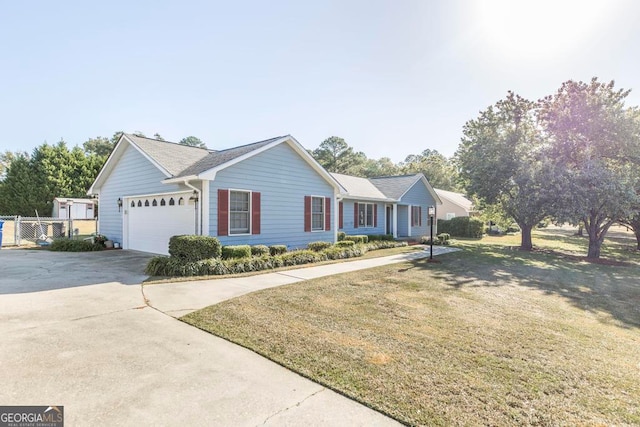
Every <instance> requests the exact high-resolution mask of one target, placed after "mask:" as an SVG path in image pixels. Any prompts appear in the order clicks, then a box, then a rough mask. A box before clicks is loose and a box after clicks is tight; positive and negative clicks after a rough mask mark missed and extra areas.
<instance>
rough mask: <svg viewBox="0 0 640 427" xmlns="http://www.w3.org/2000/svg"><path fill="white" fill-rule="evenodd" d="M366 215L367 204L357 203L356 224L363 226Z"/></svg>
mask: <svg viewBox="0 0 640 427" xmlns="http://www.w3.org/2000/svg"><path fill="white" fill-rule="evenodd" d="M366 216H367V205H366V204H365V203H360V204H359V205H358V226H359V227H365V226H366V222H365V221H366Z"/></svg>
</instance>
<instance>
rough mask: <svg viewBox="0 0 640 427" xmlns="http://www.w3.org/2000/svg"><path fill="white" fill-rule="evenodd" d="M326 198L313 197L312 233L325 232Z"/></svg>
mask: <svg viewBox="0 0 640 427" xmlns="http://www.w3.org/2000/svg"><path fill="white" fill-rule="evenodd" d="M324 214H325V212H324V197H311V231H324Z"/></svg>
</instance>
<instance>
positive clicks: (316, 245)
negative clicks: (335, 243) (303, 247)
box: [307, 241, 331, 252]
mask: <svg viewBox="0 0 640 427" xmlns="http://www.w3.org/2000/svg"><path fill="white" fill-rule="evenodd" d="M330 247H331V243H330V242H322V241H320V242H311V243H309V244H308V245H307V248H308V249H311V250H312V251H315V252H320V251H323V250H325V249H327V248H330Z"/></svg>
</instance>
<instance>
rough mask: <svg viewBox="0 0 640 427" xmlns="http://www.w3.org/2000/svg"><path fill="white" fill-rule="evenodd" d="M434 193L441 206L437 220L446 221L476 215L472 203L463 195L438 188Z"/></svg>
mask: <svg viewBox="0 0 640 427" xmlns="http://www.w3.org/2000/svg"><path fill="white" fill-rule="evenodd" d="M435 192H436V194H438V197H440V200H441V201H442V206H441V207H440V209H439V210H438V214H437V215H436V218H437V219H447V220H448V219H451V218H455V217H457V216H473V215H474V214H475V213H476V210H475V208H474V206H473V202H472V201H471V200H469V199H467V198H466V197H465V195H464V194H462V193H454V192H453V191H446V190H440V189H439V188H436V189H435Z"/></svg>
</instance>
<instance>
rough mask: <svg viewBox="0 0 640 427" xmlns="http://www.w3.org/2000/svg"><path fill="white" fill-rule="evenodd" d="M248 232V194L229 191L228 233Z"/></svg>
mask: <svg viewBox="0 0 640 427" xmlns="http://www.w3.org/2000/svg"><path fill="white" fill-rule="evenodd" d="M248 232H249V193H248V192H246V191H231V192H230V193H229V233H230V234H246V233H248Z"/></svg>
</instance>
